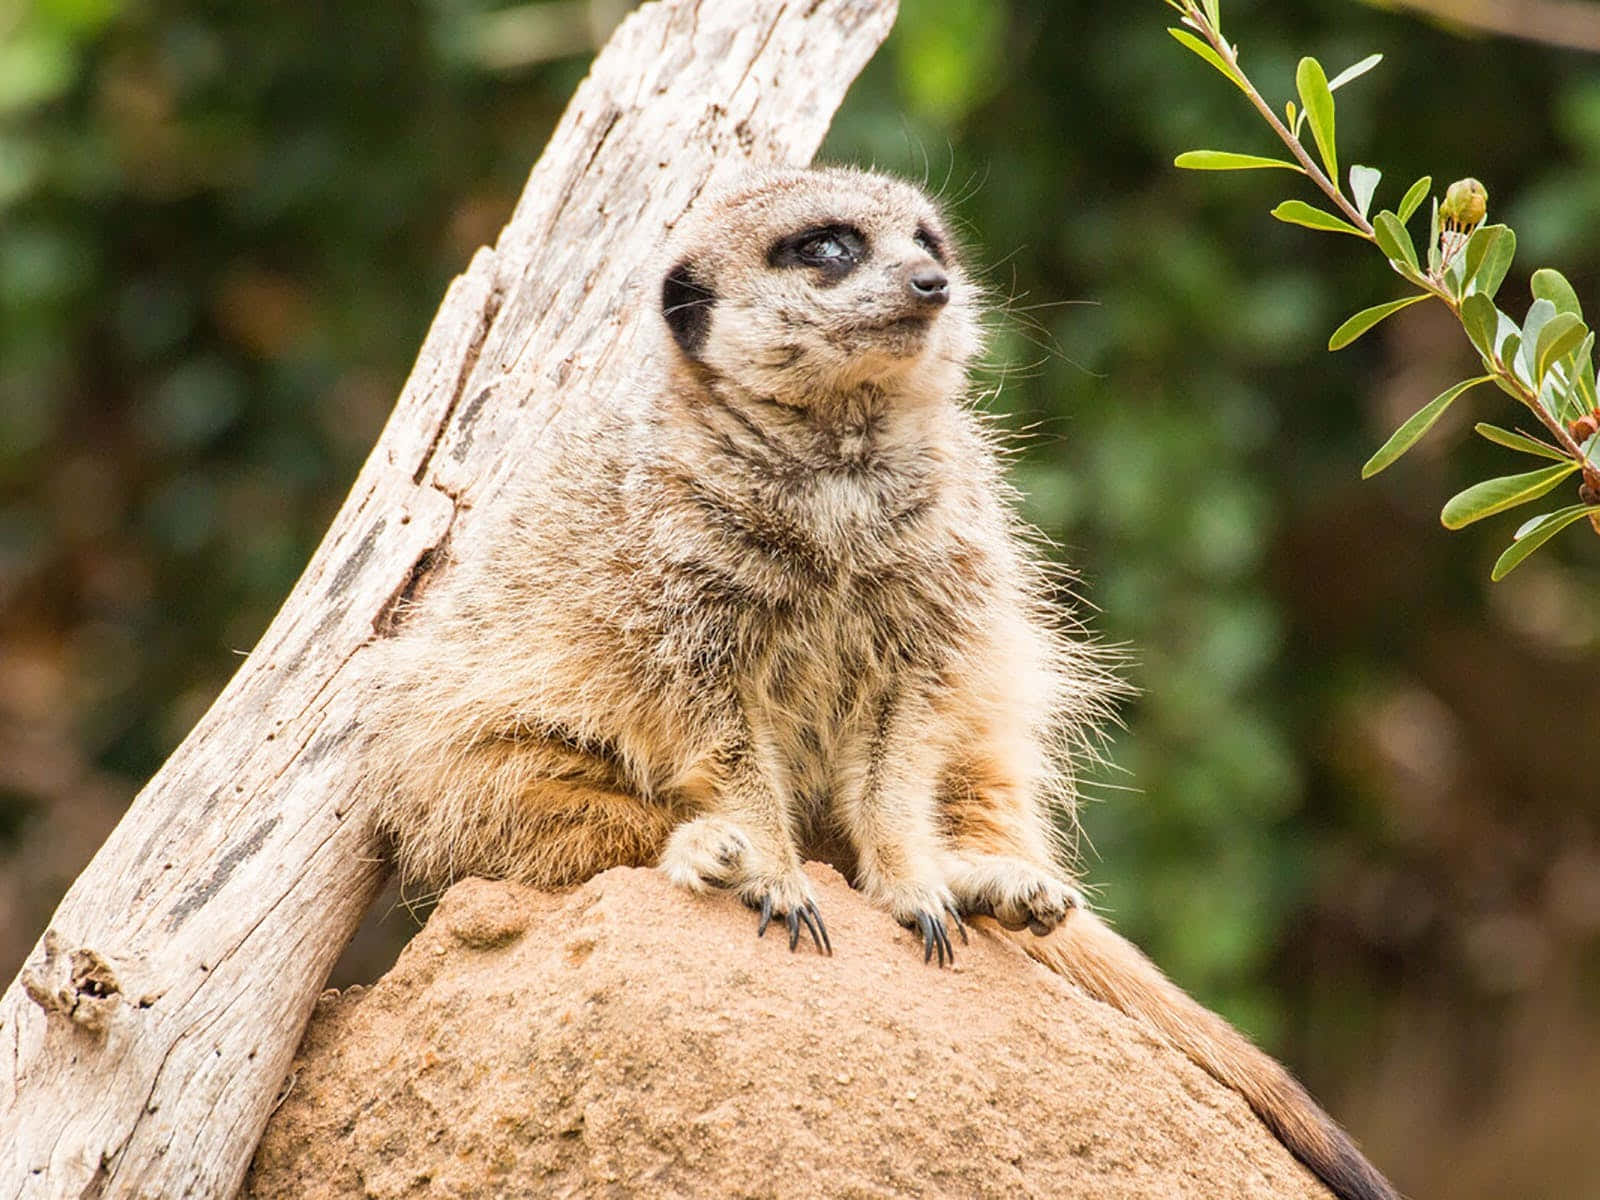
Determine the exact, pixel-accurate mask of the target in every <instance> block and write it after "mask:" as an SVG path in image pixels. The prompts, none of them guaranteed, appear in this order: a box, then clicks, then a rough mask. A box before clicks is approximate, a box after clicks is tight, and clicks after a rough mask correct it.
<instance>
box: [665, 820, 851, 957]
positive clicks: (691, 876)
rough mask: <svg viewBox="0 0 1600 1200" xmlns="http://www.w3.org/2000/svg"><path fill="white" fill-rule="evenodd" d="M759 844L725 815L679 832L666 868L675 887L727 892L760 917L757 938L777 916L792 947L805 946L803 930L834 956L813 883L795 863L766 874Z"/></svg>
mask: <svg viewBox="0 0 1600 1200" xmlns="http://www.w3.org/2000/svg"><path fill="white" fill-rule="evenodd" d="M762 858H763V855H762V854H761V852H760V850H759V849H758V848H757V843H756V840H755V839H754V838H753V837H752V836H751V835H750V834H749V833H747V832H746V831H745V830H744V829H742V828H740V826H739V825H738V823H737V822H735V821H733V820H731V819H729V818H727V817H724V816H719V815H715V814H713V815H708V816H703V817H696V818H694V819H693V820H691V821H685V822H684V823H683V824H682V825H679V826H678V827H677V829H675V830H673V832H672V836H671V837H669V838H668V839H667V847H666V850H665V851H663V853H662V855H661V863H660V868H661V872H662V874H664V875H666V877H667V878H668V879H670V880H671V881H672V882H673V883H676V884H678V885H679V886H680V887H685V888H688V889H689V890H690V891H693V892H704V891H708V890H709V889H711V888H726V889H728V890H729V891H732V892H733V893H734V894H735V895H737V896H738V897H739V899H740V900H742V901H743V902H744V903H745V904H746V905H747V906H748V907H750V908H751V909H754V910H755V911H756V912H757V913H759V914H760V917H761V919H760V921H759V923H758V924H757V926H756V936H757V937H764V936H765V935H766V932H767V926H768V925H770V924H771V923H772V918H773V915H774V914H775V913H776V914H777V915H779V916H781V917H782V918H783V921H784V925H785V926H786V927H787V929H788V931H789V949H790V950H791V951H792V950H794V949H795V948H796V947H798V946H799V944H800V931H801V929H802V928H804V929H805V931H806V932H807V933H809V934H810V935H811V940H812V942H813V943H815V945H816V947H817V950H818V951H819V952H820V953H823V954H829V955H831V954H832V953H833V942H832V940H831V939H830V938H829V937H828V927H827V925H825V924H824V923H823V920H822V913H821V912H819V911H818V910H817V902H816V900H815V899H814V898H813V897H812V895H811V885H810V883H809V882H808V881H807V880H806V877H805V874H804V872H803V871H801V870H800V866H799V860H798V858H796V859H795V861H794V863H793V864H792V865H791V867H790V868H789V869H780V870H771V869H768V870H762V869H761V867H760V861H761V859H762Z"/></svg>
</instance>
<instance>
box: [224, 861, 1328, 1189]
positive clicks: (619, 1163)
mask: <svg viewBox="0 0 1600 1200" xmlns="http://www.w3.org/2000/svg"><path fill="white" fill-rule="evenodd" d="M810 871H811V873H812V877H813V878H814V880H815V881H816V883H817V891H818V904H819V907H820V908H821V910H822V912H823V914H824V915H825V917H826V918H827V921H828V926H829V931H830V933H831V934H832V935H833V944H834V948H835V955H834V957H832V958H831V959H830V958H824V957H822V956H820V955H819V954H818V953H817V952H816V951H815V950H814V949H812V948H811V947H810V945H809V943H806V944H802V945H801V947H800V949H799V950H798V952H796V953H793V954H791V953H790V952H789V949H788V945H787V938H786V936H785V935H784V931H783V930H782V927H781V925H775V927H774V928H773V929H769V930H768V931H767V935H766V937H765V939H763V940H760V941H758V940H757V939H756V936H755V916H754V914H752V913H750V912H749V911H748V910H746V909H745V908H743V907H742V906H740V905H739V904H738V903H737V902H736V901H733V900H731V899H729V898H728V897H726V896H713V897H695V896H690V895H687V894H685V893H682V892H680V891H678V890H676V889H674V888H672V887H671V886H669V885H668V884H667V883H666V882H665V881H664V880H663V879H661V878H660V877H659V876H657V875H656V874H654V873H653V872H649V871H637V870H625V869H619V870H615V871H608V872H606V873H605V874H604V875H601V876H599V877H597V878H595V879H593V880H591V881H590V882H589V883H587V884H585V885H584V886H583V887H581V888H578V889H576V890H575V891H572V892H569V893H566V894H563V895H550V894H544V893H540V892H535V891H531V890H529V889H526V888H521V887H517V886H514V885H510V884H503V883H489V882H484V881H481V880H468V881H466V882H463V883H461V884H459V885H457V886H456V887H455V888H454V889H452V890H451V891H450V892H449V893H448V894H447V895H446V896H445V898H444V900H443V902H442V903H441V904H440V905H439V908H438V909H437V911H436V912H435V913H434V915H433V917H432V919H431V920H430V921H429V923H428V925H427V927H426V928H425V929H424V930H422V932H421V933H419V934H418V935H417V937H416V938H415V940H414V941H413V942H412V943H411V945H410V946H409V947H408V948H407V949H406V951H405V953H404V954H403V955H402V956H401V958H400V961H399V962H398V963H397V964H396V965H395V967H394V969H393V970H392V971H391V972H390V973H389V974H388V975H387V976H386V977H385V978H384V979H382V980H381V981H380V982H379V983H377V984H376V985H375V986H373V987H371V988H359V989H350V990H348V991H346V992H344V993H343V994H340V993H333V992H330V993H328V994H326V995H324V996H323V998H322V1000H321V1001H320V1002H319V1003H318V1006H317V1010H316V1014H315V1016H314V1018H313V1020H312V1023H311V1027H310V1030H309V1032H308V1034H307V1036H306V1040H305V1043H304V1045H303V1046H302V1047H301V1050H300V1054H299V1057H298V1059H297V1060H296V1062H295V1065H294V1073H293V1087H292V1090H291V1091H290V1093H289V1096H288V1098H287V1099H286V1100H285V1101H284V1103H283V1105H282V1107H281V1108H279V1110H278V1111H277V1113H276V1114H275V1116H274V1117H273V1119H272V1122H271V1124H270V1125H269V1126H268V1129H267V1133H266V1137H265V1138H264V1140H263V1141H262V1144H261V1147H260V1150H259V1151H258V1152H257V1155H256V1160H255V1163H254V1165H253V1167H252V1169H251V1175H250V1178H249V1180H248V1182H247V1184H246V1187H245V1190H244V1195H246V1196H250V1197H260V1198H267V1197H273V1198H278V1197H283V1198H288V1197H295V1198H302V1197H303V1198H310V1200H320V1198H324V1197H382V1198H385V1200H387V1198H389V1197H402V1196H404V1197H447V1196H449V1197H491V1196H508V1197H510V1196H517V1197H520V1196H529V1197H532V1196H538V1197H546V1196H552V1197H567V1196H574V1197H576V1196H583V1197H588V1196H606V1197H625V1196H650V1197H808V1198H809V1197H891V1196H955V1197H1023V1196H1037V1197H1057V1198H1080V1197H1081V1198H1084V1200H1088V1198H1091V1197H1092V1198H1094V1200H1124V1198H1126V1200H1132V1198H1134V1197H1138V1198H1140V1200H1148V1198H1151V1197H1174V1198H1177V1197H1183V1198H1186V1200H1187V1198H1202V1200H1225V1198H1228V1197H1250V1198H1251V1200H1260V1198H1277V1197H1283V1198H1298V1200H1328V1193H1327V1192H1326V1191H1324V1190H1323V1189H1322V1188H1321V1186H1320V1185H1318V1184H1317V1183H1316V1182H1315V1181H1314V1180H1313V1179H1312V1178H1311V1177H1310V1175H1309V1174H1307V1172H1306V1171H1305V1170H1304V1169H1303V1168H1302V1167H1300V1166H1299V1164H1297V1163H1296V1162H1295V1161H1294V1160H1293V1159H1292V1158H1291V1157H1290V1156H1289V1154H1288V1153H1287V1152H1286V1151H1285V1150H1284V1149H1283V1148H1282V1147H1281V1146H1280V1145H1279V1144H1278V1143H1277V1142H1276V1141H1275V1140H1274V1139H1273V1138H1272V1136H1271V1135H1270V1134H1268V1133H1267V1131H1266V1130H1265V1129H1264V1128H1262V1126H1261V1125H1260V1123H1259V1122H1258V1121H1257V1120H1256V1119H1255V1117H1254V1116H1253V1115H1251V1113H1250V1111H1249V1109H1248V1108H1246V1107H1245V1105H1244V1102H1243V1101H1242V1100H1240V1099H1239V1098H1238V1096H1236V1095H1235V1094H1234V1093H1232V1092H1231V1091H1228V1090H1227V1089H1225V1088H1223V1087H1221V1086H1220V1085H1219V1084H1217V1083H1215V1082H1214V1081H1212V1080H1211V1079H1210V1078H1209V1077H1208V1076H1207V1075H1205V1074H1204V1073H1203V1072H1201V1071H1200V1070H1199V1069H1198V1068H1196V1067H1194V1066H1193V1065H1191V1064H1190V1063H1189V1062H1188V1060H1187V1059H1185V1058H1183V1057H1182V1056H1181V1055H1179V1054H1178V1053H1176V1052H1175V1051H1172V1050H1170V1049H1168V1048H1167V1047H1166V1046H1164V1045H1163V1044H1161V1043H1160V1042H1159V1041H1158V1040H1157V1039H1156V1038H1155V1037H1154V1036H1153V1035H1151V1034H1149V1033H1147V1032H1146V1031H1145V1030H1144V1029H1143V1028H1141V1027H1140V1026H1139V1025H1137V1024H1135V1023H1134V1022H1132V1021H1130V1020H1128V1019H1127V1018H1125V1017H1123V1016H1122V1015H1121V1014H1119V1013H1117V1012H1114V1011H1113V1010H1111V1009H1110V1008H1108V1007H1106V1006H1105V1005H1103V1004H1100V1003H1098V1002H1096V1001H1093V1000H1090V999H1088V998H1087V997H1086V996H1084V995H1083V994H1081V993H1080V992H1078V991H1077V990H1076V989H1075V988H1073V987H1072V986H1070V985H1069V984H1067V983H1066V982H1064V981H1062V980H1060V979H1058V978H1056V977H1055V976H1053V975H1050V974H1049V973H1048V972H1046V971H1044V970H1043V969H1042V968H1040V967H1038V966H1036V965H1035V964H1033V963H1032V962H1030V961H1028V960H1027V959H1026V958H1025V957H1024V956H1023V955H1022V954H1021V953H1020V952H1019V951H1017V950H1016V949H1015V948H1013V947H1012V946H1010V945H1008V944H1007V943H1006V942H1004V941H1003V940H1002V939H1001V938H1000V937H999V936H997V935H995V934H993V933H990V932H988V931H986V930H985V929H984V927H983V924H982V923H979V925H978V926H976V927H975V928H974V930H973V937H972V944H971V945H970V946H961V945H960V944H959V942H958V943H957V960H956V963H955V966H954V968H953V969H945V970H940V969H938V968H937V967H933V966H924V965H923V962H922V954H921V947H920V943H919V942H918V941H916V940H915V939H913V937H912V935H911V934H910V933H908V932H906V931H905V930H902V929H900V928H899V927H898V926H896V925H895V924H894V923H893V921H891V920H890V918H889V917H887V916H886V915H884V914H883V913H881V912H878V911H876V910H874V909H872V908H870V907H869V906H867V905H866V904H865V903H864V902H863V901H862V900H861V899H860V897H858V896H857V895H856V894H855V893H854V892H852V891H851V890H850V888H849V887H848V886H847V885H846V884H845V882H844V880H842V879H841V878H840V877H839V876H838V875H836V874H835V873H834V872H832V871H831V870H829V869H828V868H826V867H820V866H812V867H811V868H810Z"/></svg>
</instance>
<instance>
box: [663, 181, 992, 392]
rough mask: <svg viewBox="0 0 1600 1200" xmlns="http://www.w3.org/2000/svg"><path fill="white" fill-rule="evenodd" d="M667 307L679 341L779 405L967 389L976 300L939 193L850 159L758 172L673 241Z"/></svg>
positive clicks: (693, 216)
mask: <svg viewBox="0 0 1600 1200" xmlns="http://www.w3.org/2000/svg"><path fill="white" fill-rule="evenodd" d="M670 264H671V265H670V266H669V267H668V268H667V269H666V270H665V271H664V278H663V279H662V284H661V312H662V316H663V317H664V318H665V320H666V324H667V328H668V330H670V332H671V334H672V338H673V341H674V342H676V344H677V347H678V349H679V350H680V351H681V352H682V353H683V354H684V355H685V356H686V357H687V358H688V359H690V360H691V361H693V362H694V363H696V364H698V365H699V366H700V367H702V368H704V369H706V370H708V371H710V372H711V373H713V374H714V375H717V376H720V377H723V378H726V379H728V380H730V381H732V382H734V383H736V384H738V385H739V386H741V387H744V388H747V389H749V390H751V391H753V392H756V393H758V394H760V395H763V396H766V397H768V398H771V399H775V400H778V401H780V402H782V403H786V404H792V405H799V406H808V405H812V404H819V403H823V402H825V400H826V398H827V397H828V396H830V395H837V394H840V393H847V392H854V391H859V390H860V389H861V388H863V387H869V386H870V387H877V388H881V389H882V390H884V391H885V392H887V393H891V394H894V395H900V396H907V397H913V398H925V399H932V398H939V397H950V396H954V395H956V394H958V393H959V392H960V390H961V388H962V386H963V383H964V381H965V377H966V367H967V362H968V360H969V359H970V358H971V357H972V356H973V354H975V353H976V352H977V350H978V348H979V336H978V322H977V307H978V305H977V297H976V295H975V289H974V287H973V285H972V283H971V281H970V280H969V279H968V278H967V276H966V274H965V272H964V271H963V270H962V266H961V263H960V262H959V260H958V259H957V256H956V253H955V248H954V245H953V243H952V240H951V238H950V235H949V232H948V229H947V227H946V225H945V222H944V220H943V218H942V217H941V216H940V214H939V212H938V210H937V209H936V208H935V207H934V205H933V202H932V201H931V200H929V199H928V198H927V197H926V196H925V195H923V194H922V192H920V191H919V190H917V189H916V188H915V187H913V186H912V185H910V184H908V183H905V182H903V181H901V180H898V179H893V178H890V177H888V176H885V175H878V174H874V173H871V172H867V171H861V170H855V169H848V168H827V169H820V170H782V171H759V172H754V173H752V174H750V175H748V176H745V177H744V178H742V179H741V180H739V181H738V182H737V183H735V184H734V185H733V186H732V187H729V188H727V189H725V190H723V191H722V192H720V193H716V194H714V195H711V196H708V197H706V198H705V199H703V200H701V201H700V202H699V203H698V204H696V205H695V207H694V208H693V210H691V212H690V214H689V215H688V217H687V218H686V219H685V221H684V223H683V225H682V226H681V227H680V229H679V231H678V234H677V236H676V237H675V238H674V243H673V248H672V254H671V256H670Z"/></svg>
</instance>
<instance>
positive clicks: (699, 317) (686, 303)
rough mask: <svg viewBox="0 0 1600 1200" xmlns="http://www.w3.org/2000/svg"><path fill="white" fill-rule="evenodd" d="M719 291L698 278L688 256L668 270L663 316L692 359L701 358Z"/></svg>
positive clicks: (676, 339) (663, 281)
mask: <svg viewBox="0 0 1600 1200" xmlns="http://www.w3.org/2000/svg"><path fill="white" fill-rule="evenodd" d="M716 302H717V294H716V292H714V291H712V290H711V288H710V287H708V286H707V285H706V284H704V283H702V282H701V281H700V280H699V279H697V278H696V277H695V273H694V268H693V266H691V265H690V263H689V260H688V259H684V260H683V261H682V262H680V263H679V264H678V265H677V266H675V267H673V268H672V270H670V271H668V272H667V277H666V279H664V280H662V282H661V315H662V316H663V317H665V318H666V321H667V328H668V329H670V330H672V337H673V340H674V341H676V342H677V343H678V348H679V349H681V350H682V351H683V352H684V353H685V354H687V355H688V356H689V357H690V358H699V357H700V349H701V347H702V346H704V345H705V344H706V334H708V333H709V332H710V331H711V308H712V306H713V305H714V304H716Z"/></svg>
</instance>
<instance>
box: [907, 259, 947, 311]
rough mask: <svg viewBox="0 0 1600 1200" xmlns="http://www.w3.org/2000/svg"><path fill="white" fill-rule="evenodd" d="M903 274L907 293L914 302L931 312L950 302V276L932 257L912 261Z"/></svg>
mask: <svg viewBox="0 0 1600 1200" xmlns="http://www.w3.org/2000/svg"><path fill="white" fill-rule="evenodd" d="M903 274H904V277H905V290H906V294H907V295H908V296H910V297H911V301H912V303H914V304H916V305H919V306H920V307H922V308H924V309H926V310H928V311H929V312H930V313H931V312H932V311H934V310H937V309H940V308H943V307H944V306H945V305H946V304H948V303H949V302H950V277H949V276H948V275H946V274H945V273H944V271H943V269H942V268H941V267H940V266H939V264H938V263H936V262H934V261H933V260H932V259H931V258H930V259H924V260H923V261H922V262H918V263H911V264H910V265H909V266H907V267H905V268H904V270H903Z"/></svg>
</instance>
